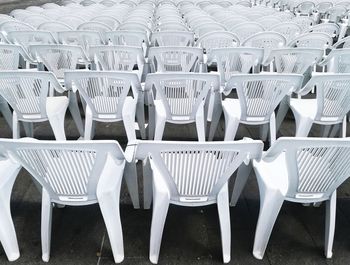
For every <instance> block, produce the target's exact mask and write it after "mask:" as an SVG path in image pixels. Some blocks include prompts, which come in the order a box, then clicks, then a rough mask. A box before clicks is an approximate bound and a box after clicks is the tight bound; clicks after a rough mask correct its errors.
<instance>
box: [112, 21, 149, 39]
mask: <svg viewBox="0 0 350 265" xmlns="http://www.w3.org/2000/svg"><path fill="white" fill-rule="evenodd" d="M117 30H132V31H142V32H146V33H147V36H148V37H149V35H150V34H151V31H150V29H149V28H148V27H147V26H145V25H144V24H141V23H138V22H125V23H122V24H120V25H119V26H118V28H117Z"/></svg>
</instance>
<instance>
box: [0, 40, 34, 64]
mask: <svg viewBox="0 0 350 265" xmlns="http://www.w3.org/2000/svg"><path fill="white" fill-rule="evenodd" d="M20 56H22V58H23V59H24V60H25V61H27V62H32V61H33V60H32V59H31V58H30V56H29V55H28V53H27V52H26V51H25V50H24V49H23V48H22V46H20V45H15V44H0V70H17V69H18V66H19V63H20Z"/></svg>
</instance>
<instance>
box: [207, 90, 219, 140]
mask: <svg viewBox="0 0 350 265" xmlns="http://www.w3.org/2000/svg"><path fill="white" fill-rule="evenodd" d="M221 114H222V105H221V96H220V95H217V94H215V96H214V106H213V113H212V116H211V123H210V129H209V137H208V141H212V140H213V139H214V136H215V132H216V130H217V128H218V125H219V122H220V117H221Z"/></svg>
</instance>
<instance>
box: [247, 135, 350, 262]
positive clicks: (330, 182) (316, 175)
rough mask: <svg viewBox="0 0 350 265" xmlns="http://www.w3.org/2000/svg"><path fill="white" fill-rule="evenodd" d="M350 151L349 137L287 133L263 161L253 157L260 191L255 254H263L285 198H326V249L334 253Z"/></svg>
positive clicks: (328, 254) (349, 172) (349, 170)
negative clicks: (340, 196) (339, 200)
mask: <svg viewBox="0 0 350 265" xmlns="http://www.w3.org/2000/svg"><path fill="white" fill-rule="evenodd" d="M349 155H350V141H349V140H348V139H327V138H288V137H286V138H279V139H278V140H277V141H276V143H275V144H274V145H273V146H272V147H271V148H270V149H269V150H268V151H267V152H266V153H265V154H264V155H263V157H262V159H261V161H259V160H254V161H253V165H254V170H255V174H256V176H257V179H258V184H259V193H260V212H259V219H258V223H257V227H256V232H255V240H254V248H253V255H254V257H256V258H257V259H262V258H263V256H264V253H265V249H266V247H267V243H268V240H269V238H270V235H271V232H272V229H273V226H274V224H275V221H276V218H277V216H278V213H279V211H280V209H281V207H282V204H283V202H284V201H290V202H296V203H318V202H323V201H325V202H326V215H325V217H326V220H325V223H326V227H325V247H324V252H325V255H326V257H327V258H331V257H332V246H333V238H334V229H335V216H336V199H337V195H336V194H337V191H336V189H337V188H338V186H339V185H341V184H342V183H343V182H344V181H345V180H346V179H347V178H348V177H349V175H350V168H349V165H350V163H349V161H348V160H349V159H348V158H349ZM299 244H300V242H299Z"/></svg>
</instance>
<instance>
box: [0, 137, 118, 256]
mask: <svg viewBox="0 0 350 265" xmlns="http://www.w3.org/2000/svg"><path fill="white" fill-rule="evenodd" d="M0 146H1V149H2V150H4V151H3V152H5V155H6V157H7V159H6V160H2V161H1V164H3V165H2V166H3V167H1V170H3V169H5V168H6V169H7V170H6V178H5V180H4V183H5V184H6V186H5V187H6V188H8V187H11V186H12V185H11V184H13V182H14V180H15V178H16V175H17V173H18V170H19V169H20V166H23V167H24V168H25V169H26V170H27V171H28V172H29V173H30V174H31V175H32V176H33V177H34V178H35V179H36V180H37V181H38V182H39V183H40V185H41V186H42V206H41V245H42V259H43V261H45V262H48V261H49V259H50V245H51V225H52V213H53V205H54V204H60V205H69V206H84V205H90V204H93V203H98V204H99V206H100V209H101V212H102V216H103V219H104V222H105V225H106V228H107V233H108V237H109V241H110V242H111V248H112V252H113V257H114V261H115V262H116V263H119V262H122V261H123V259H124V247H123V235H122V227H121V222H120V213H119V196H120V187H121V182H122V177H123V172H124V167H125V157H124V153H123V151H122V149H121V147H120V146H119V144H118V142H116V141H99V142H94V141H72V142H70V141H38V140H34V139H28V138H26V139H25V140H17V141H14V140H6V139H1V140H0ZM5 194H6V195H5ZM10 194H11V189H10V188H8V189H7V190H6V191H5V193H4V195H5V196H7V197H8V201H7V202H6V203H7V204H8V205H7V206H6V208H5V213H6V215H2V218H1V219H2V220H3V219H7V220H5V221H7V223H6V222H5V221H2V222H1V223H2V225H3V224H5V226H2V228H3V229H4V228H6V227H7V229H6V231H7V232H8V233H11V232H12V233H14V231H13V224H12V222H10V216H9V205H10V203H9V202H10V200H9V199H10ZM5 198H6V197H5ZM11 224H12V226H11ZM11 228H12V229H11ZM11 230H12V231H11ZM11 239H12V244H14V242H15V241H14V240H15V238H13V236H12V238H11ZM5 243H7V242H5ZM4 245H5V246H6V244H4ZM13 247H14V246H12V249H13ZM10 250H11V248H10ZM12 252H13V253H11V255H10V256H9V257H10V258H16V257H18V255H19V254H17V253H15V252H14V251H13V250H12ZM15 254H17V255H15Z"/></svg>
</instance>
